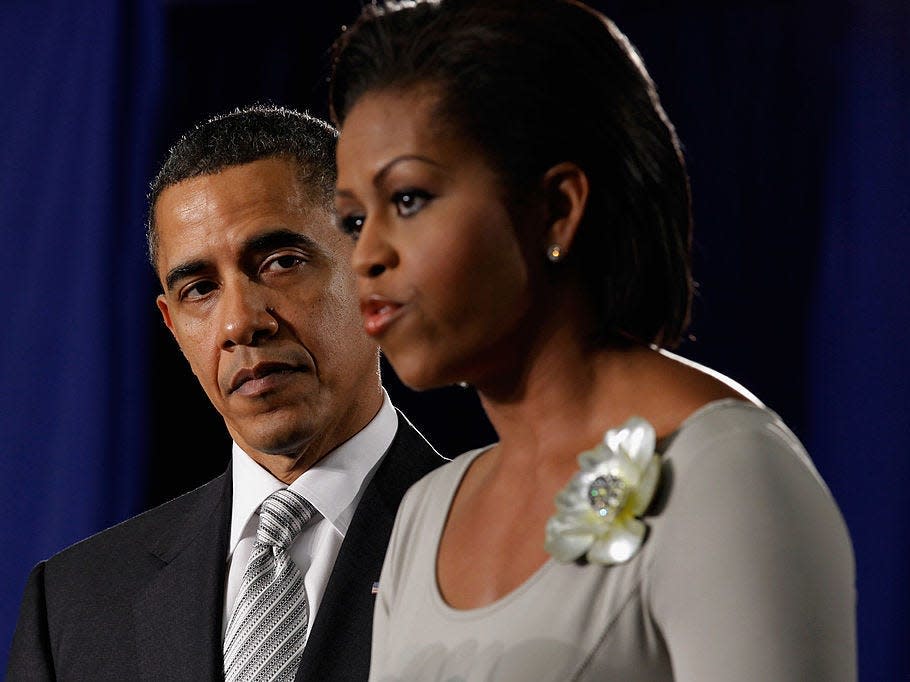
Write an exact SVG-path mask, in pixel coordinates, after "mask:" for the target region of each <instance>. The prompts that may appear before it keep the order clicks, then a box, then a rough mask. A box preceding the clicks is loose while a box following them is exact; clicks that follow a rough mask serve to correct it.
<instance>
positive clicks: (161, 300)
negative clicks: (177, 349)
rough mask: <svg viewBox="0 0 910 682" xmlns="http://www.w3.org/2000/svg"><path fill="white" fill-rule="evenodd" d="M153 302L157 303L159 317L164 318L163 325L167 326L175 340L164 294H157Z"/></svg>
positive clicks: (172, 323)
mask: <svg viewBox="0 0 910 682" xmlns="http://www.w3.org/2000/svg"><path fill="white" fill-rule="evenodd" d="M155 303H157V304H158V310H160V311H161V318H162V319H163V320H164V326H165V327H167V328H168V330H169V331H170V332H171V335H172V336H173V337H174V340H175V341H176V340H177V334H175V333H174V322H173V321H172V320H171V311H170V309H169V308H168V307H167V299H166V298H165V296H164V294H158V298H156V299H155ZM177 345H180V342H179V341H178V342H177Z"/></svg>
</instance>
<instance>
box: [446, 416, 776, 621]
mask: <svg viewBox="0 0 910 682" xmlns="http://www.w3.org/2000/svg"><path fill="white" fill-rule="evenodd" d="M726 407H745V408H747V409H758V410H765V411H766V410H767V409H768V408H766V407H765V406H764V405H757V404H755V403H754V402H751V401H748V400H741V399H739V398H720V399H718V400H712V401H710V402H708V403H705V404H704V405H702V406H701V407H699V408H698V409H696V410H694V411H693V412H692V413H691V414H690V415H689V416H688V417H686V418H685V419H684V420H683V421H682V422H680V424H679V426H678V427H677V428H676V429H675V430H674V431H673V432H672V433H670V434H668V435H666V436H664V437H663V438H661V439H660V440H659V441H658V445H663V446H664V447H663V448H661V452H662V453H666V452H667V451H668V450H669V448H670V447H672V445H673V442H674V441H675V440H676V437H677V436H678V435H679V434H680V433H681V432H682V431H683V430H684V429H686V428H687V427H689V426H691V425H692V424H693V423H694V422H696V421H698V420H700V419H702V418H704V417H705V416H707V415H708V414H711V413H713V412H716V411H718V410H720V409H723V408H726ZM495 445H496V443H490V444H489V445H486V446H484V447H481V448H477V449H475V450H469V451H468V452H465V453H463V454H462V455H460V456H459V457H457V458H456V459H455V460H453V461H452V464H455V463H456V462H458V463H459V464H461V466H462V469H461V471H459V472H458V481H457V484H456V485H455V486H454V487H452V489H451V492H450V493H449V496H448V498H447V502H446V505H445V513H444V514H442V515H441V516H442V518H441V522H440V523H439V524H438V525H437V528H436V536H435V539H434V543H433V545H434V547H433V552H432V554H431V557H432V561H431V566H430V573H431V579H430V580H429V581H428V582H429V586H430V587H429V589H430V593H431V599H432V601H433V603H434V605H435V606H436V608H437V609H438V610H440V611H441V612H442V613H443V614H445V615H446V616H447V617H449V618H453V619H460V620H471V619H475V618H481V617H484V616H486V615H488V614H490V613H493V612H495V611H499V610H501V609H505V608H507V607H508V606H509V605H511V604H512V603H513V602H515V601H517V600H518V599H520V598H521V597H522V596H523V595H524V594H525V593H526V592H528V591H529V590H530V589H531V588H532V587H533V586H534V585H536V584H537V583H538V582H540V581H541V580H543V579H544V577H545V576H546V575H547V574H548V573H549V572H550V571H551V570H552V568H553V566H554V565H555V564H557V563H558V562H557V561H556V559H554V558H553V557H552V556H551V557H550V558H548V559H547V560H546V561H544V562H543V563H542V564H541V565H540V566H538V567H537V569H536V570H535V571H534V572H533V573H532V574H531V575H529V576H528V577H527V578H526V579H525V580H524V581H522V582H521V583H520V584H519V585H518V586H516V587H515V588H514V589H512V590H510V591H509V592H507V593H506V594H504V595H502V596H501V597H499V598H498V599H495V600H493V601H491V602H490V603H489V604H484V605H483V606H478V607H476V608H471V609H458V608H455V607H454V606H452V605H450V604H449V603H448V602H447V601H446V600H445V598H444V597H443V596H442V590H440V589H439V581H438V578H437V571H436V566H437V564H438V562H439V546H440V544H441V543H442V534H443V531H444V530H445V525H446V521H447V520H448V518H449V512H450V511H451V510H452V503H453V502H454V501H455V495H456V494H457V493H458V490H459V489H460V488H461V484H462V482H463V481H464V477H465V476H466V475H467V473H468V469H470V468H471V464H473V463H474V460H476V459H477V458H478V457H480V456H481V455H482V454H483V453H485V452H487V451H488V450H490V449H491V448H492V447H493V446H495ZM459 460H464V461H463V462H459Z"/></svg>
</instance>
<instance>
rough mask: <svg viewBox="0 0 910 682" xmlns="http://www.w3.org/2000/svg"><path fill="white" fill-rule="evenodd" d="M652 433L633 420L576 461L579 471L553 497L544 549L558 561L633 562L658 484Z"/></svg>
mask: <svg viewBox="0 0 910 682" xmlns="http://www.w3.org/2000/svg"><path fill="white" fill-rule="evenodd" d="M655 440H656V438H655V434H654V427H653V426H651V424H650V423H648V422H647V421H646V420H644V419H641V418H640V417H632V418H631V419H629V420H628V421H627V422H626V423H625V424H623V425H622V426H620V427H619V428H618V429H610V430H609V431H607V433H606V434H605V435H604V439H603V442H602V443H599V444H598V445H597V447H595V448H594V449H593V450H587V451H585V452H583V453H581V454H580V455H579V456H578V464H579V466H580V468H581V470H580V471H579V472H578V473H577V474H575V475H574V476H573V477H572V479H571V480H570V481H569V483H568V484H567V485H566V487H565V488H563V489H562V490H560V491H559V494H557V495H556V513H555V514H554V515H553V516H551V517H550V519H549V520H548V521H547V539H546V543H545V545H544V547H545V549H546V550H547V552H549V553H550V554H551V555H552V556H553V557H554V558H556V559H557V560H558V561H563V562H569V561H575V560H576V559H578V558H579V557H581V556H582V555H583V554H584V555H585V556H586V558H587V560H588V561H590V562H592V563H598V564H606V565H610V564H619V563H622V562H624V561H628V560H629V559H631V558H632V557H633V556H634V555H635V553H636V552H637V551H638V550H639V548H640V547H641V545H642V542H644V538H645V533H646V532H647V527H646V526H645V524H644V523H643V522H642V521H640V520H639V519H638V518H636V517H639V516H641V515H642V514H644V512H645V510H646V509H647V508H648V505H650V504H651V499H652V498H653V497H654V492H655V490H656V489H657V483H658V479H659V478H660V455H659V454H657V453H655V452H654V444H655Z"/></svg>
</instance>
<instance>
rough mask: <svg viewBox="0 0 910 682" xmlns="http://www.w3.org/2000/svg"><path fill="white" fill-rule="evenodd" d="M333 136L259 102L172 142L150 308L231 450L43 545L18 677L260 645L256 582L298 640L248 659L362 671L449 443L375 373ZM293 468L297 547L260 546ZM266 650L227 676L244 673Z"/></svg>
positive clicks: (190, 675)
mask: <svg viewBox="0 0 910 682" xmlns="http://www.w3.org/2000/svg"><path fill="white" fill-rule="evenodd" d="M334 146H335V132H334V130H332V128H331V127H330V126H328V125H327V124H324V123H322V122H321V121H317V120H316V119H312V118H310V117H308V116H305V115H303V114H299V113H296V112H292V111H289V110H284V109H280V108H275V107H253V108H250V109H246V110H242V111H237V112H234V113H232V114H228V115H226V116H221V117H216V118H214V119H212V120H210V121H208V122H206V123H204V124H202V125H200V126H197V128H195V129H194V130H192V131H191V132H189V133H188V134H187V135H185V136H184V137H183V138H182V139H181V140H180V141H179V142H178V143H177V144H176V145H175V146H174V147H173V148H172V149H171V151H170V154H169V157H168V159H167V161H166V162H165V164H164V166H163V167H162V169H161V171H160V173H159V175H158V177H157V178H156V179H155V181H154V182H153V184H152V191H151V194H150V201H149V206H150V209H149V221H148V224H149V230H148V235H149V253H150V256H151V260H152V264H153V265H154V267H155V270H156V272H157V274H158V277H159V279H160V282H161V285H162V288H163V293H162V294H161V295H160V296H159V297H158V307H159V309H160V310H161V314H162V317H163V319H164V322H165V324H166V325H167V327H168V329H169V330H170V331H171V332H172V334H173V335H174V338H175V339H176V340H177V343H178V345H179V346H180V349H181V350H182V351H183V354H184V355H185V356H186V359H187V360H188V362H189V364H190V367H191V369H192V371H193V373H194V374H195V375H196V377H197V378H198V380H199V382H200V383H201V384H202V387H203V389H204V390H205V392H206V394H207V395H208V397H209V399H210V400H211V402H212V403H213V405H214V406H215V407H216V408H217V409H218V411H219V412H220V414H221V415H222V417H223V418H224V421H225V425H226V426H227V429H228V431H229V432H230V434H231V436H232V438H233V440H234V447H233V453H232V460H231V465H230V467H229V468H228V471H227V472H226V473H225V474H223V475H222V476H220V477H218V478H216V479H215V480H213V481H211V482H210V483H208V484H207V485H204V486H202V487H201V488H199V489H197V490H195V491H193V492H191V493H188V494H186V495H184V496H182V497H180V498H177V499H176V500H173V501H171V502H169V503H167V504H165V505H162V506H161V507H158V508H156V509H153V510H152V511H150V512H147V513H145V514H142V515H140V516H138V517H136V518H134V519H131V520H129V521H126V522H124V523H122V524H120V525H118V526H115V527H114V528H111V529H109V530H107V531H104V532H102V533H100V534H98V535H96V536H94V537H92V538H90V539H88V540H85V541H83V542H81V543H78V544H76V545H74V546H73V547H70V548H69V549H67V550H64V551H63V552H61V553H60V554H58V555H56V556H54V557H52V558H51V559H49V560H48V561H46V562H42V563H41V564H39V565H38V566H37V567H36V568H35V570H34V571H33V572H32V575H31V576H30V578H29V582H28V585H27V587H26V591H25V597H24V600H23V605H22V611H21V614H20V618H19V623H18V626H17V629H16V634H15V637H14V640H13V648H12V652H11V656H10V664H9V677H8V679H11V680H20V679H23V680H37V679H72V680H89V679H91V680H115V679H116V680H127V679H129V680H133V679H149V680H164V679H180V680H206V679H223V677H222V676H223V674H224V670H225V665H226V663H227V661H228V659H229V658H230V656H233V654H231V655H228V654H226V653H225V652H224V651H223V646H224V645H223V641H224V640H225V639H229V640H230V641H231V642H232V643H233V644H232V647H234V646H235V645H236V647H235V648H237V649H239V650H241V652H244V651H247V649H250V647H256V646H260V645H261V643H262V641H264V640H267V639H268V637H274V632H271V633H268V634H266V635H263V636H262V637H263V638H264V640H260V641H259V643H257V644H250V645H247V644H246V641H247V640H246V639H245V638H246V637H248V636H251V635H250V632H251V631H253V630H255V628H256V627H260V626H261V623H260V624H258V625H248V624H247V621H246V620H245V619H246V618H247V616H248V615H249V614H248V613H247V610H248V609H255V608H259V607H258V606H256V604H257V601H256V600H259V601H260V602H264V603H265V606H263V607H262V608H263V609H264V613H266V617H264V618H262V619H260V620H264V621H268V620H269V619H270V618H272V617H273V615H274V614H276V613H278V615H274V617H275V618H281V619H283V620H281V624H282V628H284V627H285V626H286V627H287V628H288V629H289V631H291V630H293V635H288V637H289V638H290V639H288V642H291V643H293V646H294V647H297V648H296V649H295V650H294V651H290V653H288V651H287V650H288V649H289V648H292V647H291V644H288V643H284V644H281V645H280V647H279V646H278V645H275V646H272V648H271V649H269V650H268V653H267V656H269V657H271V656H273V655H274V656H275V661H278V662H277V663H275V665H274V666H273V667H278V668H283V670H284V672H283V673H281V674H278V675H276V676H274V677H264V678H256V679H293V675H294V669H295V668H297V673H296V675H297V677H296V679H299V680H319V681H320V682H322V681H324V680H346V681H347V680H357V679H366V677H367V671H368V667H369V650H370V633H371V629H372V628H371V625H372V610H373V599H374V598H373V596H372V592H373V590H372V587H373V585H374V582H375V581H376V580H378V578H379V573H380V569H381V563H382V559H383V556H384V553H385V548H386V545H387V543H388V539H389V534H390V532H391V527H392V522H393V520H394V515H395V512H396V510H397V507H398V504H399V502H400V500H401V497H402V495H403V493H404V491H405V490H406V489H407V488H408V487H409V486H410V484H411V483H413V482H414V481H415V480H417V479H418V478H420V477H421V476H422V475H424V474H425V473H427V472H429V471H430V470H431V469H433V468H434V467H436V466H437V465H439V464H440V463H441V462H442V458H441V457H439V455H437V454H436V453H435V451H434V450H433V449H432V448H431V447H430V446H429V444H427V442H426V441H425V440H423V438H422V437H421V436H420V435H419V434H418V433H417V432H416V431H415V430H414V428H413V427H412V426H411V425H410V424H409V423H408V421H407V420H406V419H405V418H404V417H403V416H402V415H401V414H400V413H396V411H395V409H394V408H393V407H392V406H391V404H390V402H389V399H388V397H387V396H386V395H385V392H384V391H383V389H382V386H381V384H380V381H379V372H378V349H377V347H376V345H375V344H374V343H373V342H372V341H371V340H370V339H369V338H368V337H367V336H366V334H365V333H364V332H363V330H362V326H361V320H360V314H359V311H358V306H357V296H356V292H355V280H354V275H353V274H352V272H351V270H350V268H349V259H350V255H351V251H352V248H353V243H352V242H351V241H350V239H349V238H348V237H346V236H344V235H343V234H342V233H341V232H340V231H339V230H337V229H336V227H335V225H334V217H333V211H332V209H331V208H330V206H331V202H332V193H333V190H334V181H335V166H334ZM200 456H202V455H200ZM284 488H287V489H288V490H290V491H291V492H293V493H296V496H295V495H291V496H290V498H292V500H293V501H294V504H297V503H298V502H299V504H300V510H306V511H305V513H304V514H303V516H302V517H301V518H300V519H298V520H295V521H287V520H286V519H285V518H284V517H281V520H280V523H279V525H280V526H281V527H282V528H284V529H287V528H290V527H291V526H294V527H295V528H297V527H301V526H302V528H303V529H302V530H301V531H300V533H299V535H297V536H296V537H295V538H294V539H293V540H292V543H291V544H290V545H289V546H287V547H286V548H282V549H277V548H276V549H273V548H272V547H269V546H266V549H265V550H262V551H260V550H261V548H262V547H263V545H261V544H260V543H261V542H263V540H262V529H261V528H260V520H261V519H260V517H261V518H262V520H263V523H262V525H263V527H265V526H267V525H268V524H267V523H266V520H265V519H266V518H267V517H268V519H272V518H273V517H272V516H270V515H271V514H272V512H271V511H267V510H266V507H267V506H268V503H266V504H263V503H264V501H265V500H266V498H269V499H273V497H272V494H273V493H276V491H279V490H282V489H284ZM278 495H279V496H281V495H287V493H286V492H282V493H278ZM282 499H286V498H282ZM282 504H284V503H282ZM269 509H272V508H271V507H270V508H269ZM279 511H281V510H279ZM271 522H272V521H269V522H268V523H271ZM257 531H259V532H260V535H258V536H257ZM279 531H281V528H279ZM282 532H283V531H282ZM285 550H286V551H285ZM279 554H280V556H282V557H290V559H291V560H292V562H291V563H288V562H286V561H284V559H279V558H278V557H279ZM257 561H262V562H266V563H268V562H272V563H271V564H269V566H271V568H270V570H273V571H274V573H270V575H273V574H276V575H286V576H290V577H287V578H286V579H287V580H288V581H289V582H288V585H290V584H291V583H293V588H291V587H289V588H288V590H289V592H288V594H291V593H293V595H295V596H294V599H295V600H296V601H295V602H294V603H295V607H294V608H295V609H296V610H294V611H293V612H291V611H287V612H283V615H282V613H279V612H278V611H270V610H269V609H272V608H276V609H277V608H279V607H280V608H284V607H283V606H282V604H283V602H281V600H280V599H276V600H275V602H274V604H273V603H272V602H270V601H268V600H267V599H266V598H265V597H262V596H258V597H257V596H256V594H258V593H255V592H252V593H251V592H250V590H255V589H258V588H257V587H256V586H257V585H259V586H260V587H261V584H262V581H261V580H259V578H258V576H257V575H253V569H254V568H255V567H256V566H258V565H259V564H256V562H257ZM282 562H284V563H282ZM283 571H289V572H287V573H283ZM298 571H299V572H298ZM276 580H277V578H276ZM257 581H258V582H257ZM276 584H278V583H276ZM268 589H271V588H268ZM275 589H280V590H281V591H283V590H285V587H283V586H280V587H279V588H275ZM263 594H264V593H263ZM282 594H284V592H282ZM250 604H253V606H250ZM245 609H246V610H245ZM235 610H236V611H237V614H234V611H235ZM232 615H233V616H234V618H233V622H232ZM250 620H252V619H250ZM281 631H282V632H284V630H283V629H282V630H281ZM295 638H296V639H295ZM282 641H283V640H282ZM298 641H299V644H298V643H297V642H298ZM270 646H271V645H270ZM300 647H303V648H302V654H301V653H300ZM279 648H281V651H280V652H279V653H277V654H276V653H275V651H277V650H278V649H279ZM250 650H252V649H250ZM295 651H296V653H295ZM285 655H286V656H287V659H286V660H284V659H281V660H279V659H280V658H281V656H285ZM257 656H258V654H256V655H254V654H252V653H251V654H250V656H249V658H250V659H251V660H252V661H253V662H252V663H249V664H248V665H247V664H244V666H245V667H244V670H243V671H241V673H240V674H239V675H238V676H237V677H236V678H235V677H234V673H235V672H236V671H235V670H231V672H230V673H229V674H228V679H251V678H252V677H251V676H252V673H250V670H251V668H250V666H253V665H254V663H255V659H256V658H257ZM270 660H271V659H270ZM231 665H234V663H231ZM238 665H239V664H238ZM298 666H299V667H298ZM229 667H230V666H229Z"/></svg>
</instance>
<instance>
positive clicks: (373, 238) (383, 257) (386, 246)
mask: <svg viewBox="0 0 910 682" xmlns="http://www.w3.org/2000/svg"><path fill="white" fill-rule="evenodd" d="M397 265H398V251H397V250H396V249H395V247H394V246H393V244H392V242H391V240H390V239H389V236H388V234H387V231H386V230H385V229H384V227H383V225H381V224H379V223H377V222H373V221H370V220H369V219H367V221H366V222H365V223H364V225H363V228H362V229H361V231H360V235H359V236H358V237H357V243H356V245H355V246H354V254H353V256H352V257H351V266H352V268H353V270H354V273H355V274H357V276H359V277H366V278H370V279H372V278H374V277H379V275H381V274H382V273H384V272H385V271H386V270H391V269H393V268H395V267H396V266H397Z"/></svg>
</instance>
